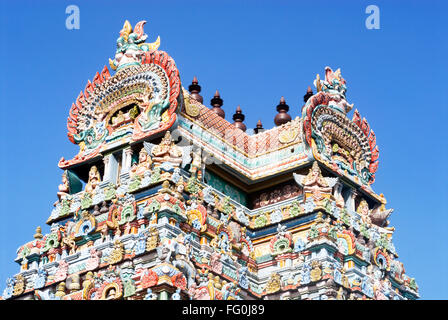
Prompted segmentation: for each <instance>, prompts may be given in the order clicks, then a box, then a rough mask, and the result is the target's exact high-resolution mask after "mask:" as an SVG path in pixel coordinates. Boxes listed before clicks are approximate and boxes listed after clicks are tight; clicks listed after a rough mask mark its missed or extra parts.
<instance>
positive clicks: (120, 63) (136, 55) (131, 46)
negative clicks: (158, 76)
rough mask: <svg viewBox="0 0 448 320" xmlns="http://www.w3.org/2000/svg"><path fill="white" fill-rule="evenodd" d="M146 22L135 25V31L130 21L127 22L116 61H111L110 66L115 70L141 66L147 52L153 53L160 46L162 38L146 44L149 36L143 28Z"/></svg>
mask: <svg viewBox="0 0 448 320" xmlns="http://www.w3.org/2000/svg"><path fill="white" fill-rule="evenodd" d="M145 23H146V21H140V22H138V23H137V24H136V25H135V28H134V30H132V26H131V24H130V23H129V21H128V20H126V21H125V23H124V25H123V29H121V31H120V37H119V38H118V39H117V51H116V52H115V58H114V60H111V59H109V64H110V66H111V68H112V69H113V70H120V69H121V68H124V67H127V66H132V65H139V64H140V60H141V58H142V56H143V55H144V54H145V52H153V51H155V50H157V48H158V47H159V46H160V37H157V40H156V41H155V42H153V43H144V42H145V40H146V39H147V38H148V35H147V34H146V33H144V31H143V26H144V25H145Z"/></svg>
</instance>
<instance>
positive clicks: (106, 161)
mask: <svg viewBox="0 0 448 320" xmlns="http://www.w3.org/2000/svg"><path fill="white" fill-rule="evenodd" d="M111 156H112V155H111V154H108V155H106V156H104V158H103V163H104V177H103V182H104V181H109V180H110V176H111V175H110V174H111V172H110V169H111V168H110V164H111V161H110V157H111Z"/></svg>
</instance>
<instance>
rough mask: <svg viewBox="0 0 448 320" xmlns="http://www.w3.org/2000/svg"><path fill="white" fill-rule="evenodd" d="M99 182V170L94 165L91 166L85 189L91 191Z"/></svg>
mask: <svg viewBox="0 0 448 320" xmlns="http://www.w3.org/2000/svg"><path fill="white" fill-rule="evenodd" d="M100 182H101V176H100V172H99V171H98V168H97V167H96V166H92V167H91V168H90V171H89V180H88V182H87V184H86V188H85V191H86V192H88V193H92V192H93V191H95V189H96V188H97V187H98V185H99V183H100Z"/></svg>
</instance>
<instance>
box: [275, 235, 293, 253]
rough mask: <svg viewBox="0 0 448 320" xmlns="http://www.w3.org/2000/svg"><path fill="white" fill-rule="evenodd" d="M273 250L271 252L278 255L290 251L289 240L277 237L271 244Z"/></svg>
mask: <svg viewBox="0 0 448 320" xmlns="http://www.w3.org/2000/svg"><path fill="white" fill-rule="evenodd" d="M273 249H274V252H273V254H275V255H278V254H282V253H287V252H291V251H292V248H291V247H290V246H289V240H288V239H286V238H280V239H278V240H277V241H276V242H275V243H274V246H273Z"/></svg>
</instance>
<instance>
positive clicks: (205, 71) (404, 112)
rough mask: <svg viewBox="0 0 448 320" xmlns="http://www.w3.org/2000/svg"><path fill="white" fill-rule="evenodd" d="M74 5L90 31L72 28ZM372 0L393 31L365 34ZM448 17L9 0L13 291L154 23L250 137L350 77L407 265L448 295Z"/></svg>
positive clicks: (3, 99)
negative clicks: (320, 88) (125, 32)
mask: <svg viewBox="0 0 448 320" xmlns="http://www.w3.org/2000/svg"><path fill="white" fill-rule="evenodd" d="M70 4H75V5H77V6H78V7H79V9H80V29H79V30H68V29H66V27H65V20H66V18H67V15H66V13H65V8H66V7H67V6H68V5H70ZM370 4H374V5H377V6H378V7H379V9H380V29H379V30H368V29H367V28H366V27H365V19H366V18H367V16H368V14H366V13H365V8H366V7H367V6H368V5H370ZM447 12H448V3H447V2H446V1H445V2H444V1H376V0H372V1H303V2H300V1H229V0H227V1H219V2H218V1H169V2H166V1H148V0H146V1H80V0H71V1H56V0H55V1H8V2H6V1H2V2H1V4H0V36H1V39H2V41H1V42H2V43H1V50H0V70H1V72H0V111H1V119H2V124H1V126H0V135H1V137H2V140H1V144H2V146H1V149H0V150H1V151H0V217H1V219H2V221H1V223H0V290H1V291H3V289H4V287H5V280H6V278H7V277H8V276H11V275H13V274H15V273H16V272H18V271H19V266H18V265H16V264H15V263H14V261H13V260H14V258H15V254H16V249H17V248H18V247H19V246H20V245H22V244H24V243H25V242H27V241H30V240H32V239H33V234H34V231H35V228H36V226H38V225H41V226H42V227H43V231H44V232H48V231H49V227H48V226H47V225H45V221H46V219H47V218H48V217H49V215H50V213H51V209H52V203H53V202H54V201H55V200H56V192H57V186H58V185H59V183H60V179H61V174H62V170H60V169H59V168H58V167H57V163H58V160H59V159H60V157H62V156H64V157H65V158H66V159H70V158H71V157H72V156H74V155H75V154H76V153H77V150H78V148H77V147H76V146H74V145H73V144H71V143H70V142H69V141H68V139H67V136H66V119H67V116H68V111H69V108H70V106H71V104H72V102H73V101H74V100H75V98H76V97H77V95H78V93H79V91H80V90H82V89H84V87H85V84H86V82H87V80H88V79H90V80H91V79H92V78H93V76H94V74H95V73H96V71H101V69H102V68H103V66H104V65H105V64H107V63H108V58H109V57H111V58H113V55H114V52H115V43H116V42H115V41H116V39H117V37H118V32H119V30H120V29H121V27H122V25H123V22H124V20H125V19H128V20H129V21H130V22H131V24H132V25H134V24H135V23H136V22H138V21H140V20H147V21H148V23H147V24H146V26H145V32H146V33H147V34H148V35H149V37H148V41H154V40H155V39H156V38H157V36H158V35H160V37H161V46H160V50H164V51H166V52H168V53H169V54H170V55H171V56H172V57H173V58H174V59H175V61H176V64H177V66H178V68H179V70H180V75H181V80H182V83H183V86H184V87H188V85H189V84H190V83H191V80H192V78H193V76H197V77H198V79H199V83H200V84H201V86H202V90H203V91H202V95H203V97H204V103H205V104H208V103H209V101H210V99H211V98H212V96H213V94H214V92H215V90H216V89H218V90H219V92H220V93H221V97H222V98H223V99H224V106H223V108H224V110H225V112H226V118H227V119H229V120H230V119H231V117H232V114H233V113H234V111H235V109H236V106H237V105H240V106H241V108H242V110H243V113H244V114H245V115H246V120H245V123H246V125H247V127H248V128H253V127H255V124H256V122H257V120H258V119H260V120H261V121H262V123H263V126H264V128H271V127H272V126H273V125H274V123H273V119H274V116H275V114H276V111H275V107H276V105H277V104H278V102H279V100H280V97H281V96H284V97H285V99H286V102H287V104H288V105H289V106H290V114H291V116H292V117H296V116H298V115H299V113H300V109H301V107H302V104H303V100H302V99H303V95H304V94H305V92H306V88H307V87H308V86H309V85H312V81H313V80H314V79H315V76H316V74H317V73H319V74H320V75H321V76H322V75H323V73H324V67H325V66H327V65H328V66H330V67H332V68H333V69H337V68H341V70H342V75H343V77H344V78H345V79H346V80H347V86H348V91H347V99H348V101H349V102H350V103H354V104H355V108H357V109H358V110H359V111H360V113H361V116H363V117H366V118H367V120H368V121H369V123H370V125H371V128H372V129H373V130H374V131H375V133H376V137H377V143H378V145H379V148H380V166H379V170H378V173H377V175H376V182H375V183H374V185H373V188H374V190H375V191H376V192H377V193H384V195H385V196H386V199H387V200H388V207H392V208H394V209H395V211H394V213H393V214H392V218H391V225H393V226H395V227H396V231H395V233H394V243H395V246H396V248H397V251H398V254H399V255H400V257H399V259H400V260H401V261H402V262H403V263H404V265H405V268H406V272H407V274H409V275H410V276H411V277H415V278H416V280H417V283H418V284H419V286H420V294H421V296H422V298H424V299H448V294H447V289H448V280H447V277H448V258H447V257H448V254H447V253H448V250H447V242H448V240H447V237H446V226H447V223H448V218H447V209H446V205H445V202H446V200H447V194H448V188H447V171H446V167H445V166H444V165H443V164H444V162H445V159H446V158H447V156H448V152H447V140H446V139H447V134H446V131H445V130H446V129H445V128H446V119H447V104H448V103H447V102H448V101H447V94H446V93H447V89H446V78H445V77H444V76H445V75H446V74H447V72H448V68H447V63H446V58H447V56H448V55H447V51H448V50H447V49H448V45H447V40H446V39H447V36H446V35H447V26H446V23H444V21H446V15H447ZM313 89H314V88H313ZM314 90H315V89H314ZM351 114H352V112H351V113H350V115H349V116H350V117H351Z"/></svg>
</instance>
